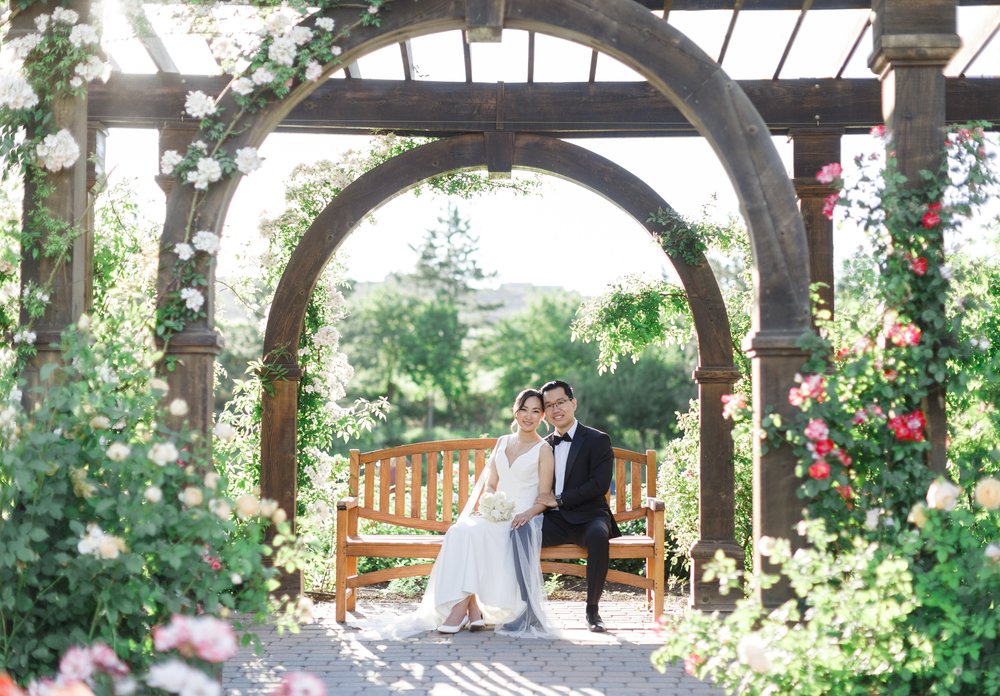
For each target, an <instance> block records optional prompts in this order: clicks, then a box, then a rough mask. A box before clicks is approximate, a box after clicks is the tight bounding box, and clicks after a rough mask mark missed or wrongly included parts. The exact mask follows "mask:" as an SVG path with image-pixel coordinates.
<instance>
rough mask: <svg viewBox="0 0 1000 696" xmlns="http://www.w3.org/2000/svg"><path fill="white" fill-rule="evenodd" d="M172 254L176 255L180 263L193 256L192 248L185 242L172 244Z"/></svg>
mask: <svg viewBox="0 0 1000 696" xmlns="http://www.w3.org/2000/svg"><path fill="white" fill-rule="evenodd" d="M174 253H175V254H177V258H179V259H180V260H181V261H187V260H188V259H190V258H191V257H192V256H194V247H192V246H191V245H190V244H188V243H187V242H178V243H177V244H174Z"/></svg>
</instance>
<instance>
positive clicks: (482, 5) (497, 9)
mask: <svg viewBox="0 0 1000 696" xmlns="http://www.w3.org/2000/svg"><path fill="white" fill-rule="evenodd" d="M505 4H506V2H505V0H465V36H466V41H469V42H477V41H478V42H490V43H497V42H499V41H500V38H501V36H502V34H503V14H504V5H505Z"/></svg>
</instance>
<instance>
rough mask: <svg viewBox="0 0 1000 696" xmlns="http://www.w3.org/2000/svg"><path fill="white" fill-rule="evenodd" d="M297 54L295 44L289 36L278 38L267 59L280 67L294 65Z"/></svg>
mask: <svg viewBox="0 0 1000 696" xmlns="http://www.w3.org/2000/svg"><path fill="white" fill-rule="evenodd" d="M297 54H298V48H296V46H295V42H294V41H292V39H291V38H289V37H287V36H280V37H278V38H277V39H275V40H274V42H273V43H272V44H271V45H270V46H269V47H268V49H267V57H268V58H269V59H271V60H273V61H274V62H275V63H277V64H278V65H286V66H292V65H294V64H295V56H296V55H297Z"/></svg>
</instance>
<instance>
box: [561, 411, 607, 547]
mask: <svg viewBox="0 0 1000 696" xmlns="http://www.w3.org/2000/svg"><path fill="white" fill-rule="evenodd" d="M553 437H555V433H551V434H550V435H549V436H548V437H547V438H546V441H547V442H548V443H549V444H550V445H551V444H552V439H553ZM614 465H615V456H614V454H613V453H612V451H611V438H610V437H608V435H607V433H602V432H601V431H600V430H595V429H594V428H589V427H587V426H586V425H584V424H583V423H579V422H578V423H577V426H576V434H575V435H574V436H573V441H572V442H571V443H570V445H569V457H568V458H567V459H566V476H565V478H564V479H563V490H562V501H563V505H562V507H561V508H550V509H549V510H547V511H546V514H552V515H559V514H561V515H562V516H563V517H564V518H565V519H566V521H567V522H570V523H572V524H584V523H585V522H589V521H590V520H593V519H597V518H601V517H604V518H606V519H607V520H608V522H609V524H610V527H611V538H614V537H619V536H621V531H620V530H619V529H618V525H617V524H616V523H615V518H614V516H613V515H612V514H611V508H610V507H608V501H607V499H606V498H605V497H604V496H605V495H606V494H607V492H608V489H609V488H610V487H611V474H612V471H613V470H614Z"/></svg>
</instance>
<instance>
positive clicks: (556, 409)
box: [544, 387, 576, 433]
mask: <svg viewBox="0 0 1000 696" xmlns="http://www.w3.org/2000/svg"><path fill="white" fill-rule="evenodd" d="M544 396H545V403H544V406H545V419H546V420H547V421H548V422H549V423H551V424H552V425H553V426H554V427H555V429H556V430H558V431H559V432H561V433H562V432H565V431H566V429H567V428H569V426H571V425H573V419H574V418H575V415H574V414H576V399H570V398H568V397H567V396H566V390H565V389H563V388H562V387H556V388H555V389H550V390H548V391H547V392H545V395H544Z"/></svg>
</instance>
